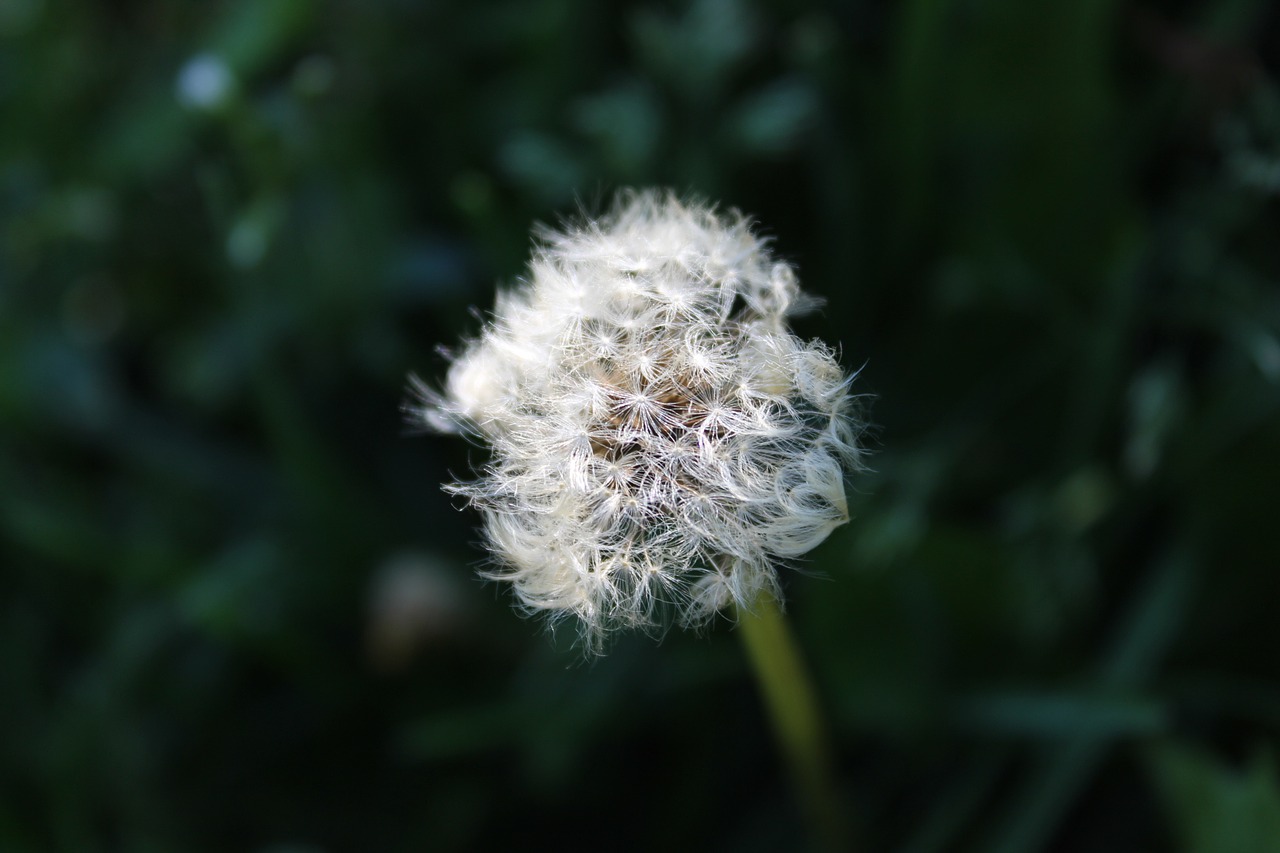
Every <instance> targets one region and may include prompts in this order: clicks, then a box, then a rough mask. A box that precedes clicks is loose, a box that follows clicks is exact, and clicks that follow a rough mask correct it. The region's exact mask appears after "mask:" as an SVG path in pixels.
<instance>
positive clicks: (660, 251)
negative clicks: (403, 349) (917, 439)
mask: <svg viewBox="0 0 1280 853" xmlns="http://www.w3.org/2000/svg"><path fill="white" fill-rule="evenodd" d="M540 237H541V239H540V242H539V244H538V247H537V249H536V250H535V253H534V257H533V259H532V260H531V262H530V267H529V273H528V276H527V278H526V279H525V280H523V281H522V282H520V283H519V284H518V286H517V287H516V288H514V289H513V290H510V291H507V292H505V293H503V294H500V295H499V297H498V299H497V302H496V305H495V308H494V311H493V314H492V316H491V318H490V319H489V321H488V322H487V324H486V326H485V328H484V330H483V331H482V332H481V333H480V335H479V336H478V337H477V338H475V339H474V340H472V341H470V342H469V343H468V344H466V345H465V347H464V348H463V349H462V351H461V352H460V353H459V354H458V355H457V356H456V358H455V359H454V361H453V364H452V366H451V368H450V370H449V373H448V377H447V379H446V381H445V386H444V389H443V391H442V392H439V393H430V392H427V393H424V394H421V395H420V396H421V399H422V405H421V406H420V407H419V408H418V409H416V410H415V415H416V416H417V417H419V418H421V419H422V420H423V421H424V422H425V423H426V424H427V425H429V426H433V427H435V428H445V429H451V430H453V431H457V432H464V433H468V434H471V435H474V436H477V437H479V438H481V439H482V440H483V441H484V442H486V443H487V444H488V445H489V447H490V449H491V459H490V461H489V464H488V465H487V467H486V468H485V470H484V472H483V473H482V474H481V475H480V476H479V477H478V478H477V479H475V480H472V481H469V482H461V483H455V484H453V485H452V486H450V487H449V488H450V489H451V490H452V491H454V492H455V493H457V494H459V495H462V496H464V497H465V498H467V499H468V500H469V502H470V503H471V504H472V505H473V506H474V507H476V508H477V509H478V510H479V511H480V514H481V516H482V518H483V522H484V533H485V539H486V543H487V545H488V546H489V548H490V550H491V552H492V555H493V567H492V568H491V569H489V570H488V571H486V572H485V575H486V576H487V577H490V578H494V579H498V580H502V581H505V582H508V583H510V584H511V587H512V589H513V591H514V594H515V596H516V599H517V601H518V602H519V604H520V605H521V606H522V607H524V608H526V609H527V610H530V611H546V612H549V613H550V614H551V615H552V616H553V617H570V616H571V617H576V618H577V619H578V620H579V623H580V625H581V627H582V630H583V635H584V637H585V638H586V639H587V641H588V643H589V644H591V645H595V644H596V643H597V642H598V641H599V640H600V639H601V638H602V637H603V636H604V635H605V634H607V633H608V632H609V631H610V630H612V629H614V628H619V627H640V628H655V627H656V628H661V627H665V625H666V624H667V623H668V622H670V621H675V622H678V623H679V624H682V625H698V624H701V623H703V622H705V621H706V620H708V619H709V618H711V617H712V616H713V615H715V614H716V613H718V612H720V611H721V610H723V609H725V608H727V607H730V606H737V607H749V606H750V605H751V603H752V601H753V600H754V599H755V598H756V596H758V595H759V594H760V593H762V592H766V591H767V592H770V593H773V594H778V592H779V588H778V587H779V584H778V575H777V566H778V565H779V564H780V563H781V562H784V561H786V560H789V559H793V558H796V557H798V556H800V555H802V554H804V553H805V552H807V551H809V550H810V549H812V548H813V547H814V546H816V545H817V544H819V543H820V542H821V541H823V540H824V539H825V538H826V537H827V535H828V534H830V532H831V531H832V530H833V529H834V528H836V527H837V526H839V525H841V524H843V523H845V522H846V521H847V520H848V506H847V503H846V501H845V492H844V477H845V475H846V473H847V472H848V471H850V470H851V469H854V468H856V467H857V465H858V461H859V447H858V434H859V424H858V421H857V419H856V418H855V416H854V414H853V411H852V398H851V395H850V393H849V385H850V381H851V379H850V377H848V376H847V375H846V374H845V372H844V371H843V370H842V369H841V367H840V365H839V363H838V362H837V360H836V357H835V354H834V352H833V351H832V350H831V349H830V348H829V347H827V346H825V345H824V344H822V343H820V342H817V341H813V342H805V341H802V340H801V339H799V338H798V337H796V336H795V335H794V334H792V333H791V331H790V329H789V327H788V325H787V318H788V317H789V316H791V315H793V314H794V313H796V312H798V311H801V310H804V309H806V308H808V307H809V306H810V305H811V304H812V300H810V299H808V298H807V297H805V296H804V294H803V293H802V292H801V290H800V287H799V284H798V281H797V278H796V275H795V272H794V270H793V269H792V268H791V267H790V266H789V265H787V264H785V263H781V262H779V261H777V260H776V259H775V258H774V257H773V256H772V255H771V254H770V252H769V251H768V247H767V245H766V243H765V241H764V240H763V239H762V238H760V237H759V236H757V235H756V234H755V233H754V232H753V231H752V229H751V227H750V223H749V221H748V220H747V219H745V218H744V217H743V216H741V215H740V214H738V213H736V212H722V211H719V210H716V209H714V208H712V207H708V206H705V205H702V204H697V203H688V202H682V201H680V200H678V199H677V198H675V197H674V196H671V195H667V194H661V193H657V192H652V191H649V192H639V193H631V194H627V195H624V196H622V197H620V199H619V201H618V202H617V203H616V205H615V207H614V209H613V211H612V212H611V213H610V214H608V215H606V216H604V217H602V218H601V219H599V220H595V221H587V222H585V223H582V224H579V225H577V226H573V227H569V228H566V229H565V230H562V231H548V232H544V233H542V234H541V235H540ZM420 390H421V389H420Z"/></svg>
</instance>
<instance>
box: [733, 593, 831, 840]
mask: <svg viewBox="0 0 1280 853" xmlns="http://www.w3.org/2000/svg"><path fill="white" fill-rule="evenodd" d="M738 635H739V636H740V637H741V638H742V643H743V645H744V646H745V647H746V652H747V658H748V659H749V660H750V661H751V667H752V669H753V670H754V671H755V677H756V683H757V684H758V685H759V687H760V694H761V697H762V698H763V699H764V704H765V707H766V709H767V710H768V713H769V720H770V722H771V723H772V724H773V731H774V737H775V738H776V739H777V742H778V748H779V749H780V750H781V751H782V756H783V760H784V761H785V762H786V763H787V767H788V770H789V771H790V773H791V778H792V782H793V784H794V785H795V788H796V794H797V796H798V798H799V800H800V805H801V808H802V809H803V810H804V813H805V817H806V818H807V819H808V821H809V823H810V825H811V827H812V832H813V840H814V843H815V846H816V847H817V848H818V849H822V850H847V849H849V848H848V844H847V838H846V836H847V833H846V832H845V831H844V830H845V827H844V821H843V816H842V814H841V812H840V808H839V805H838V803H837V800H836V796H835V786H834V779H833V777H832V772H831V764H830V761H829V756H830V754H831V753H830V751H829V749H828V746H827V742H826V731H825V729H824V726H823V723H822V716H821V713H820V712H819V710H818V700H817V696H816V694H815V693H814V690H813V681H812V679H811V678H810V677H809V672H808V670H807V669H806V668H805V665H804V661H803V660H802V659H801V657H800V648H799V646H798V645H796V642H795V638H794V637H793V636H792V634H791V632H790V631H789V630H788V629H787V622H786V619H785V617H784V616H783V615H782V608H781V607H780V606H779V605H778V601H777V599H775V598H774V597H773V596H772V595H771V594H769V593H768V592H764V593H761V594H760V597H759V598H757V599H756V601H755V603H754V604H753V605H752V606H751V608H750V609H749V610H739V613H738Z"/></svg>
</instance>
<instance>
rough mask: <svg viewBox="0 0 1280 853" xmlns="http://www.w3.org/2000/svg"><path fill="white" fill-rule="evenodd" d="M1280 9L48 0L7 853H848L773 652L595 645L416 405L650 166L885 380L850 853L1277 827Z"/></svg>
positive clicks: (2, 48) (10, 216)
mask: <svg viewBox="0 0 1280 853" xmlns="http://www.w3.org/2000/svg"><path fill="white" fill-rule="evenodd" d="M1275 10H1276V7H1275V6H1274V4H1269V3H1266V2H1262V0H1222V2H1216V3H1192V2H1181V3H1177V2H1149V3H1140V2H1120V0H1082V1H1081V2H1062V0H1052V2H1050V0H1033V1H1032V0H910V1H909V2H902V3H891V2H883V1H882V2H871V0H866V2H854V1H853V0H851V2H844V3H838V2H829V3H783V2H754V3H752V2H747V1H746V0H696V2H693V3H675V2H671V3H651V4H638V3H632V4H626V5H618V6H614V5H611V4H605V3H599V2H595V0H529V2H501V3H487V4H480V3H475V4H472V3H445V2H408V0H398V2H395V1H394V0H387V2H356V0H345V2H343V1H342V0H332V2H316V3H309V2H304V0H226V2H210V3H204V2H181V0H149V2H124V0H118V2H111V3H106V2H103V3H85V2H81V3H76V2H69V0H44V2H41V0H2V2H0V850H3V851H6V852H8V851H16V853H24V852H25V851H76V853H78V851H90V852H92V851H193V852H194V853H199V852H200V851H252V853H338V851H418V850H464V849H467V850H480V849H490V850H523V849H533V848H546V849H558V848H561V849H569V850H576V849H592V850H597V849H618V848H628V847H630V848H634V849H649V850H652V849H670V850H674V849H710V850H716V849H724V850H748V851H750V850H782V849H796V847H797V846H798V845H802V844H804V843H805V842H804V839H805V837H806V836H805V832H804V828H803V825H802V822H801V820H800V816H799V815H800V810H799V809H798V808H797V807H796V805H795V803H794V801H793V799H792V798H791V795H790V792H789V789H788V787H787V784H786V780H785V777H784V776H783V775H782V773H781V772H780V768H779V762H778V758H777V754H776V752H775V750H774V747H773V744H772V741H771V735H770V732H769V729H768V727H767V724H766V721H765V718H764V717H763V714H762V710H761V706H760V704H759V701H758V698H757V696H756V693H755V691H754V687H753V683H752V681H751V678H750V675H749V673H748V672H747V670H746V668H745V664H744V659H743V656H742V653H741V649H740V647H739V645H738V643H737V638H736V637H735V636H734V634H733V632H732V630H731V627H730V626H729V625H728V624H727V623H724V622H722V623H721V624H719V625H717V626H715V627H714V628H713V629H712V630H711V631H710V632H709V633H708V634H707V635H706V636H701V637H700V636H696V635H691V634H685V633H681V632H678V631H677V632H672V633H670V634H668V635H667V636H666V637H665V639H664V640H663V641H662V642H661V643H658V642H655V641H654V640H653V639H651V638H648V637H644V636H629V637H623V638H621V639H619V640H618V641H617V642H615V643H614V644H613V645H612V647H611V648H610V649H609V653H608V654H607V655H606V656H605V657H603V658H601V659H599V660H595V661H589V662H585V663H584V662H583V660H582V656H581V654H580V652H579V651H578V650H576V649H575V648H574V647H573V644H572V639H573V638H572V631H564V632H561V636H559V637H549V636H547V635H546V634H545V633H544V629H543V626H542V624H541V623H540V622H538V621H529V620H523V619H521V618H520V617H518V616H517V615H516V614H515V613H514V612H513V611H512V609H511V608H510V606H509V602H508V596H507V594H506V591H505V590H503V589H501V588H500V587H495V586H493V585H487V586H486V585H484V584H482V583H481V582H479V581H478V580H477V579H476V578H475V575H474V571H473V569H474V566H475V565H476V563H477V562H478V561H479V560H480V559H481V558H482V556H483V555H482V553H481V552H480V550H479V549H478V548H477V547H476V545H475V544H474V540H475V539H476V534H475V531H474V527H475V525H476V523H477V518H476V516H475V515H474V514H473V513H471V512H459V511H457V510H456V509H455V508H454V507H453V506H452V505H451V502H450V499H449V498H448V496H446V495H444V494H443V493H442V492H441V491H440V488H439V484H440V482H441V481H443V480H446V479H448V478H449V476H450V474H451V473H455V474H465V473H466V471H467V470H468V466H469V464H470V461H471V459H480V458H482V453H481V452H480V451H479V450H476V449H473V448H468V447H467V446H466V445H465V443H464V442H461V441H458V440H457V439H449V438H441V437H434V436H415V435H413V434H412V432H411V431H410V430H409V429H407V428H406V426H405V424H404V421H403V419H402V414H401V412H400V406H401V403H402V400H403V397H404V385H405V378H406V374H407V373H409V372H410V371H416V372H419V373H421V374H423V375H425V376H428V377H438V376H439V375H440V374H441V373H442V372H443V370H444V368H445V366H446V363H445V362H444V360H443V359H442V358H441V357H440V356H439V355H437V354H436V353H435V347H436V346H437V345H438V344H442V343H443V344H451V343H454V342H456V341H457V340H458V339H459V338H460V336H462V335H465V334H471V333H474V332H475V331H476V329H477V328H478V321H477V320H476V318H475V317H474V315H473V313H472V312H473V308H480V309H483V308H485V307H487V306H488V305H490V304H491V302H492V299H493V293H494V289H495V285H496V284H497V283H500V282H508V283H509V282H511V281H513V280H514V279H515V278H516V277H517V276H519V274H520V273H521V270H522V267H523V263H524V259H525V257H526V256H527V253H528V250H529V236H528V235H529V228H530V226H531V224H532V223H534V222H535V221H543V222H552V223H554V222H556V221H558V220H559V219H560V218H561V217H563V216H564V215H567V214H571V213H573V211H574V210H575V209H576V207H577V206H578V205H579V204H583V205H585V206H586V207H587V208H588V209H589V210H596V209H599V208H600V207H601V206H602V205H603V204H604V203H605V202H607V200H608V198H609V197H610V195H611V193H612V191H613V190H614V189H615V188H617V187H620V186H648V185H664V186H670V187H673V188H675V189H677V190H679V191H681V192H693V193H696V194H698V195H700V196H703V197H706V198H710V199H713V200H717V201H719V202H722V203H724V204H726V205H732V206H737V207H740V208H741V209H743V210H745V211H747V212H749V213H751V214H753V215H754V216H756V217H757V218H758V220H759V221H760V222H761V223H762V227H763V229H764V231H765V233H767V234H769V235H771V236H772V237H773V238H774V246H775V248H776V250H777V251H778V252H779V253H780V254H781V255H782V256H784V257H786V258H788V259H789V260H792V261H794V262H795V263H796V264H797V265H798V267H799V270H800V273H801V279H802V281H803V283H804V285H805V287H806V289H808V290H809V291H811V292H813V293H816V294H819V295H821V296H823V297H824V298H825V299H826V307H825V309H824V310H823V311H822V312H821V313H820V314H818V315H815V316H812V317H808V318H804V319H803V320H801V321H800V322H799V323H798V327H797V328H798V331H799V333H800V334H802V335H805V336H822V337H823V338H825V339H827V340H830V341H832V342H839V343H840V346H841V353H842V356H841V357H842V359H843V362H844V364H845V366H846V367H847V368H849V369H851V370H852V369H856V368H862V372H861V374H860V377H859V379H858V383H857V386H856V387H857V389H858V390H859V391H861V392H863V393H865V394H867V395H870V396H871V399H869V400H868V405H869V412H870V416H871V419H872V421H873V422H874V424H875V427H874V430H873V432H872V434H871V443H872V445H873V448H874V455H873V456H872V457H871V459H870V464H871V466H872V468H873V470H872V471H870V472H868V473H865V474H862V475H859V476H858V477H857V478H856V479H855V480H854V481H853V482H852V483H851V489H852V495H851V496H852V499H853V505H854V512H855V518H854V520H853V522H852V523H851V524H849V525H848V526H847V527H844V528H842V529H841V530H839V531H838V532H837V533H835V534H834V535H833V536H832V537H831V538H830V539H829V540H828V541H827V542H826V543H825V544H824V545H822V546H821V547H820V548H819V549H817V550H816V551H815V552H814V553H813V554H812V555H811V558H810V559H809V560H808V561H806V562H805V563H804V564H803V566H802V567H801V568H802V572H799V573H797V572H788V573H787V589H788V605H789V612H790V615H791V620H792V624H793V626H794V628H795V630H796V632H797V633H798V635H799V637H800V640H801V642H802V644H803V647H804V649H805V653H806V655H807V656H808V658H809V660H810V662H811V663H812V666H813V669H814V675H815V679H816V682H817V686H818V689H819V692H820V694H821V697H822V700H823V702H824V704H825V707H826V710H827V713H828V714H829V717H830V724H831V729H832V743H831V750H832V754H833V758H834V760H835V762H836V764H837V767H838V771H839V785H840V791H839V796H840V798H841V801H842V802H843V803H844V804H845V806H846V808H847V810H848V814H849V817H850V821H851V823H852V824H853V825H854V827H855V829H856V837H857V838H858V839H859V840H860V842H861V849H863V850H874V851H880V850H886V851H904V853H924V851H950V850H960V851H986V850H993V851H1009V853H1016V851H1034V850H1045V851H1067V850H1089V851H1132V850H1184V851H1206V853H1207V851H1214V853H1218V851H1263V850H1280V787H1278V786H1277V779H1276V774H1275V762H1274V758H1273V754H1274V750H1275V745H1276V736H1277V731H1278V727H1280V683H1278V682H1277V675H1278V674H1280V667H1278V664H1277V652H1278V651H1280V617H1278V615H1277V602H1278V601H1280V571H1278V570H1280V546H1278V545H1277V526H1278V525H1280V487H1278V485H1277V477H1278V474H1280V249H1278V248H1277V246H1278V245H1280V243H1278V238H1280V205H1278V204H1277V195H1278V194H1280V91H1278V90H1277V86H1276V75H1277V74H1278V73H1280V64H1278V63H1277V59H1278V54H1280V15H1277V12H1276V11H1275ZM219 84H225V85H222V86H221V88H220V86H219Z"/></svg>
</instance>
